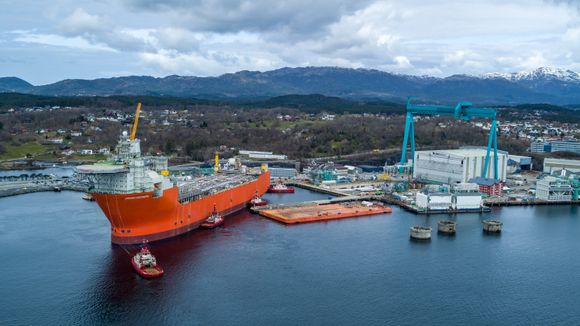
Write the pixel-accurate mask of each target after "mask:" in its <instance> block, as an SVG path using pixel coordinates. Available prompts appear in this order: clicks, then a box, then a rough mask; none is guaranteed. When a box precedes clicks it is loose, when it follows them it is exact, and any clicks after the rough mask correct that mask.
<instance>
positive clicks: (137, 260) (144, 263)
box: [131, 243, 164, 278]
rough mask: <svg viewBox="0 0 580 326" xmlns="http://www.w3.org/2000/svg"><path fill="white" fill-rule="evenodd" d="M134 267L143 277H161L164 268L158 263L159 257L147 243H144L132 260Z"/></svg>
mask: <svg viewBox="0 0 580 326" xmlns="http://www.w3.org/2000/svg"><path fill="white" fill-rule="evenodd" d="M131 264H132V265H133V269H134V270H135V272H137V274H139V275H140V276H141V277H143V278H155V277H161V276H162V275H163V273H164V272H163V269H162V268H161V267H160V266H159V265H158V264H157V259H156V258H155V256H153V254H152V253H151V251H150V250H149V247H148V246H147V244H146V243H145V244H143V247H142V248H141V250H140V251H139V252H138V253H137V254H135V256H133V259H132V260H131Z"/></svg>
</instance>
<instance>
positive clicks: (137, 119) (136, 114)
mask: <svg viewBox="0 0 580 326" xmlns="http://www.w3.org/2000/svg"><path fill="white" fill-rule="evenodd" d="M139 113H141V102H139V103H137V112H135V122H133V127H132V128H131V140H135V134H136V133H137V124H138V123H139Z"/></svg>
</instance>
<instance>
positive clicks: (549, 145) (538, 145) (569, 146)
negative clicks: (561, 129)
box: [530, 140, 580, 153]
mask: <svg viewBox="0 0 580 326" xmlns="http://www.w3.org/2000/svg"><path fill="white" fill-rule="evenodd" d="M530 152H532V153H550V152H572V153H580V141H577V140H554V141H551V142H543V141H535V142H533V143H531V144H530Z"/></svg>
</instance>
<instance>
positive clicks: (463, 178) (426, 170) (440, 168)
mask: <svg viewBox="0 0 580 326" xmlns="http://www.w3.org/2000/svg"><path fill="white" fill-rule="evenodd" d="M486 153H487V151H486V150H485V149H482V148H470V149H449V150H435V151H417V152H415V166H414V169H413V178H415V179H419V180H423V181H427V182H440V183H446V184H454V183H461V182H468V181H469V180H471V179H472V178H475V177H481V176H483V166H484V162H485V156H486ZM493 162H494V159H493V151H492V152H491V153H490V157H489V166H488V173H487V176H488V177H492V178H493V168H494V164H493ZM507 162H508V154H507V153H506V152H500V151H498V166H497V169H498V179H500V180H502V181H505V180H506V177H507Z"/></svg>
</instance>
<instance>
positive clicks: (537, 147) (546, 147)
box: [530, 141, 552, 153]
mask: <svg viewBox="0 0 580 326" xmlns="http://www.w3.org/2000/svg"><path fill="white" fill-rule="evenodd" d="M551 151H552V145H551V144H550V143H548V142H543V141H535V142H533V143H531V144H530V152H532V153H550V152H551Z"/></svg>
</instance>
